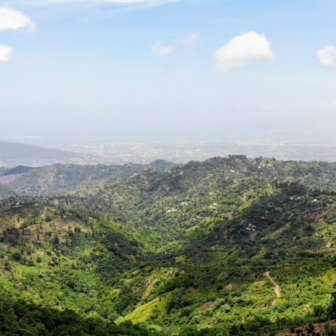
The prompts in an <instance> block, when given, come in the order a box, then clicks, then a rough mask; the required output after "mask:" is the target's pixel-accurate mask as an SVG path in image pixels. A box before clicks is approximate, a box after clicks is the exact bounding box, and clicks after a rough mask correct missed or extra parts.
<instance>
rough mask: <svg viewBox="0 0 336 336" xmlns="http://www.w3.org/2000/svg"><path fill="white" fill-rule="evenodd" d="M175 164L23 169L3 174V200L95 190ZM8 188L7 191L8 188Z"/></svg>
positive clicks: (160, 161) (54, 166) (1, 183)
mask: <svg viewBox="0 0 336 336" xmlns="http://www.w3.org/2000/svg"><path fill="white" fill-rule="evenodd" d="M173 166H174V164H173V163H170V162H167V161H164V160H158V161H155V162H153V163H151V164H149V165H141V164H125V165H122V166H118V165H115V166H104V165H86V166H81V165H74V164H55V165H50V166H46V167H40V168H35V169H32V168H30V167H24V166H19V167H16V168H11V169H7V170H4V169H3V170H2V174H1V171H0V186H2V187H3V188H6V189H5V190H7V191H4V192H2V191H1V189H0V199H1V198H6V197H7V196H8V190H10V191H11V193H12V194H18V195H29V196H33V195H43V196H46V195H54V194H62V193H65V192H68V191H71V190H76V189H78V188H82V187H86V186H92V185H95V184H99V183H102V182H105V181H107V180H109V179H112V178H117V177H122V176H126V175H133V174H135V173H137V172H139V171H141V170H144V169H149V168H151V169H158V170H169V169H171V167H173ZM4 186H5V187H4Z"/></svg>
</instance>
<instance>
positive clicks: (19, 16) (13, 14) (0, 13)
mask: <svg viewBox="0 0 336 336" xmlns="http://www.w3.org/2000/svg"><path fill="white" fill-rule="evenodd" d="M20 28H27V29H30V30H31V31H35V25H34V23H33V21H32V20H31V19H30V18H29V17H27V16H26V15H24V14H23V13H21V12H19V11H18V10H16V9H13V8H10V7H7V6H5V7H1V6H0V31H5V30H18V29H20Z"/></svg>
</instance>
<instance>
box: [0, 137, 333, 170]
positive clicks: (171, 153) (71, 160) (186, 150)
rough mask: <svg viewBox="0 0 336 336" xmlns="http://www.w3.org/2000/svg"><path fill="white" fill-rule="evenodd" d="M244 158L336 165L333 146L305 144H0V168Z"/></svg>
mask: <svg viewBox="0 0 336 336" xmlns="http://www.w3.org/2000/svg"><path fill="white" fill-rule="evenodd" d="M230 154H232V155H246V156H247V157H250V158H255V157H270V158H275V159H278V160H300V161H327V162H336V143H334V142H328V143H305V142H294V141H293V142H257V141H254V142H252V141H251V142H227V143H211V142H176V143H170V142H101V143H88V144H68V145H61V146H53V147H41V146H34V145H27V144H22V143H14V142H3V141H2V142H0V167H15V166H19V165H22V166H30V167H41V166H46V165H50V164H55V163H66V164H81V165H95V164H104V165H122V164H126V163H140V164H148V163H151V162H153V161H155V160H166V161H170V162H174V163H178V164H183V163H187V162H189V161H204V160H207V159H210V158H212V157H215V156H227V155H230Z"/></svg>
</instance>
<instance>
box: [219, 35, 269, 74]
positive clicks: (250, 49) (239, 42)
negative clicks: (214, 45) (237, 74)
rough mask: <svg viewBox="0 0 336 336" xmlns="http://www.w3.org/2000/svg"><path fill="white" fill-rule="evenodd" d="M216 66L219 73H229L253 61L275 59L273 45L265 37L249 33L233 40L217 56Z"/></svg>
mask: <svg viewBox="0 0 336 336" xmlns="http://www.w3.org/2000/svg"><path fill="white" fill-rule="evenodd" d="M214 59H215V66H216V69H217V70H218V71H221V72H228V71H231V70H233V69H234V68H237V67H243V66H244V65H246V64H247V63H249V62H250V61H253V60H260V59H272V60H274V59H275V54H274V52H273V51H272V49H271V43H270V42H269V41H268V40H267V38H266V36H265V35H260V34H257V33H256V32H253V31H252V32H249V33H246V34H243V35H240V36H237V37H235V38H234V39H232V40H231V41H230V42H229V43H228V44H226V45H224V46H223V47H221V48H220V49H219V50H218V51H217V52H216V54H215V58H214Z"/></svg>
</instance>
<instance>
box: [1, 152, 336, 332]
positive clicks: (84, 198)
mask: <svg viewBox="0 0 336 336" xmlns="http://www.w3.org/2000/svg"><path fill="white" fill-rule="evenodd" d="M333 167H334V165H333V164H325V163H316V162H314V163H301V162H278V161H274V160H271V159H264V160H262V159H255V160H251V159H246V158H245V157H243V156H232V157H229V158H215V159H212V160H208V161H206V162H203V163H195V162H194V163H193V162H192V163H189V164H187V165H184V166H177V167H174V168H172V169H171V170H170V172H164V171H157V170H156V171H154V170H143V171H140V172H139V173H137V174H134V175H133V176H126V177H123V178H121V179H115V180H111V181H109V182H106V183H103V184H100V185H98V186H93V187H86V188H82V189H80V190H78V191H76V192H71V193H69V194H67V195H64V196H57V197H56V196H55V197H54V196H52V197H47V198H45V197H20V196H18V197H13V198H9V199H6V200H4V201H2V202H1V203H0V208H2V209H3V210H1V218H0V228H1V237H0V240H1V255H0V257H1V259H0V285H1V286H2V288H3V291H4V292H5V293H10V294H11V295H12V296H13V298H14V299H16V300H19V299H23V300H25V301H32V302H34V303H35V304H40V305H42V306H44V307H46V306H47V307H53V308H57V309H60V310H64V309H69V308H70V309H73V310H74V311H75V312H76V313H77V314H79V316H82V317H83V318H84V317H89V318H101V319H102V320H104V321H106V322H108V321H115V322H116V323H117V324H120V325H121V326H124V325H125V323H126V325H127V324H129V323H130V322H129V321H132V323H133V324H135V325H137V324H140V325H143V326H146V327H147V328H148V329H149V330H152V331H157V332H158V333H159V334H160V335H172V334H174V333H177V334H180V335H198V334H200V335H201V334H202V335H229V334H230V335H244V334H246V335H253V334H256V335H264V334H268V333H271V332H277V331H279V330H285V329H287V331H286V333H287V334H295V330H296V328H298V327H300V326H301V327H302V326H305V329H308V331H309V333H310V334H311V333H312V332H313V328H315V331H316V332H318V330H320V329H318V328H320V324H318V323H320V322H323V323H322V324H323V325H325V322H326V321H327V320H330V319H331V320H332V319H334V318H336V316H335V311H336V310H335V308H336V306H335V297H336V295H335V293H336V288H335V285H334V284H335V283H336V269H335V268H336V193H335V191H333V190H334V180H333V176H334V173H335V169H334V168H333ZM327 328H329V329H328V333H329V334H331V333H332V329H333V327H332V323H331V326H328V325H327ZM300 330H303V329H302V328H301V329H300Z"/></svg>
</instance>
